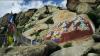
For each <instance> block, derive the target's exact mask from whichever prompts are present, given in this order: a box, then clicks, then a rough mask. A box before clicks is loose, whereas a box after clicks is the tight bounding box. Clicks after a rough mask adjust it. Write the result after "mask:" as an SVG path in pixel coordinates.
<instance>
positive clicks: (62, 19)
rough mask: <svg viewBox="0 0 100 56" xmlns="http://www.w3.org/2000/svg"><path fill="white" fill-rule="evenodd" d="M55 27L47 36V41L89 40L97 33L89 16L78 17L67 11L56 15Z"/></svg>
mask: <svg viewBox="0 0 100 56" xmlns="http://www.w3.org/2000/svg"><path fill="white" fill-rule="evenodd" d="M53 19H54V26H53V27H52V28H51V30H50V31H49V33H48V34H47V35H46V37H45V40H51V41H54V42H56V43H58V44H59V43H64V42H69V41H73V40H77V39H87V38H90V36H92V34H93V33H94V31H95V28H94V25H93V23H92V22H91V20H90V19H89V18H88V16H87V15H85V14H81V15H76V14H75V13H73V12H69V11H66V10H62V11H58V12H57V13H56V14H54V18H53Z"/></svg>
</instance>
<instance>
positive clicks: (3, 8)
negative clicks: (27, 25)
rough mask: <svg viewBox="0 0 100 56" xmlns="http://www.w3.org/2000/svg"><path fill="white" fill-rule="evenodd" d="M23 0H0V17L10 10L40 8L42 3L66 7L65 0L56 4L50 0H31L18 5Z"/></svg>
mask: <svg viewBox="0 0 100 56" xmlns="http://www.w3.org/2000/svg"><path fill="white" fill-rule="evenodd" d="M23 2H24V1H23V0H0V17H1V16H3V15H4V14H6V13H10V12H11V11H12V12H13V13H18V12H20V11H26V10H28V9H30V8H40V7H43V6H44V5H53V6H61V7H63V8H66V3H67V0H63V1H62V2H61V3H60V4H56V2H53V1H51V0H49V1H47V2H45V3H43V2H42V0H32V1H31V2H30V3H29V4H27V5H23V6H22V5H20V4H21V3H23Z"/></svg>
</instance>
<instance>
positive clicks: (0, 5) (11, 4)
mask: <svg viewBox="0 0 100 56" xmlns="http://www.w3.org/2000/svg"><path fill="white" fill-rule="evenodd" d="M18 2H19V1H17V0H16V1H14V0H1V1H0V17H1V16H3V15H4V14H6V13H10V12H11V11H12V12H14V13H17V12H19V11H20V8H21V6H20V5H19V4H18ZM20 2H21V1H20Z"/></svg>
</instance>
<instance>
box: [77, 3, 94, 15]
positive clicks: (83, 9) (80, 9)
mask: <svg viewBox="0 0 100 56" xmlns="http://www.w3.org/2000/svg"><path fill="white" fill-rule="evenodd" d="M91 9H92V8H91V7H90V5H89V4H88V3H80V4H79V5H78V6H77V7H76V10H77V13H88V12H90V11H91Z"/></svg>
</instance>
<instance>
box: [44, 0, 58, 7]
mask: <svg viewBox="0 0 100 56" xmlns="http://www.w3.org/2000/svg"><path fill="white" fill-rule="evenodd" d="M44 5H53V6H58V5H57V4H56V3H55V2H53V1H48V2H46V3H44Z"/></svg>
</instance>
